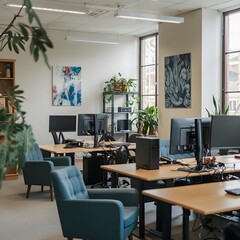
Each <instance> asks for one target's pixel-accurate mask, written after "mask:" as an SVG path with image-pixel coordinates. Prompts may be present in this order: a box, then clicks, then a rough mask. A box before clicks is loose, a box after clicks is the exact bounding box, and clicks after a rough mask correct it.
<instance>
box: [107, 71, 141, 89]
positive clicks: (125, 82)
mask: <svg viewBox="0 0 240 240" xmlns="http://www.w3.org/2000/svg"><path fill="white" fill-rule="evenodd" d="M136 81H137V79H134V78H129V79H127V78H124V77H123V76H122V74H121V73H118V74H117V75H114V76H113V77H112V78H111V79H110V80H109V81H106V82H105V83H106V84H107V85H106V86H105V87H104V89H103V91H104V92H113V91H115V92H129V91H135V90H136V87H137V83H136Z"/></svg>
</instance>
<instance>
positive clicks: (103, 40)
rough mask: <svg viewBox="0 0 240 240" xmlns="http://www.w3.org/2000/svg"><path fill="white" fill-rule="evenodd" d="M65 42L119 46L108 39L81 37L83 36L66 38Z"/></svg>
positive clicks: (114, 41) (116, 42)
mask: <svg viewBox="0 0 240 240" xmlns="http://www.w3.org/2000/svg"><path fill="white" fill-rule="evenodd" d="M65 40H68V41H76V42H91V43H105V44H119V42H118V41H116V40H112V39H106V38H104V39H103V38H94V37H81V36H66V38H65Z"/></svg>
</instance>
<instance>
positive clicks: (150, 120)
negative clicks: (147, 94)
mask: <svg viewBox="0 0 240 240" xmlns="http://www.w3.org/2000/svg"><path fill="white" fill-rule="evenodd" d="M134 122H135V123H136V127H137V128H138V130H139V129H142V134H143V135H144V136H146V135H147V134H152V133H153V132H156V131H157V130H158V112H157V107H155V106H150V107H149V106H147V107H146V108H145V109H140V110H139V111H138V113H137V117H135V118H134V119H132V121H131V123H134Z"/></svg>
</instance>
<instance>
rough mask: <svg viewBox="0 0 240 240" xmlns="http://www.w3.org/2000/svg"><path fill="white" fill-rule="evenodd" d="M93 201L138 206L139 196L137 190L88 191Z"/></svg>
mask: <svg viewBox="0 0 240 240" xmlns="http://www.w3.org/2000/svg"><path fill="white" fill-rule="evenodd" d="M88 194H89V197H90V198H91V199H114V200H119V201H121V202H122V203H123V205H124V206H138V204H139V196H138V191H137V189H135V188H115V189H88Z"/></svg>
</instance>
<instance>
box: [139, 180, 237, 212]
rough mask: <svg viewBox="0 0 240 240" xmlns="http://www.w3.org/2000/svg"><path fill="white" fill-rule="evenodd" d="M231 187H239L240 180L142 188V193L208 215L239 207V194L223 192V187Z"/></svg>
mask: <svg viewBox="0 0 240 240" xmlns="http://www.w3.org/2000/svg"><path fill="white" fill-rule="evenodd" d="M231 188H240V180H232V181H224V182H213V183H206V184H195V185H189V186H182V187H175V188H162V189H153V190H144V191H143V192H142V193H143V195H145V196H149V197H152V198H154V199H156V200H160V201H164V202H167V203H170V204H173V205H179V206H182V207H183V208H185V209H189V210H194V211H196V212H198V213H200V214H203V215H209V214H215V213H221V212H227V211H233V210H238V209H240V196H234V195H231V194H228V193H226V192H225V189H231Z"/></svg>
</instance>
